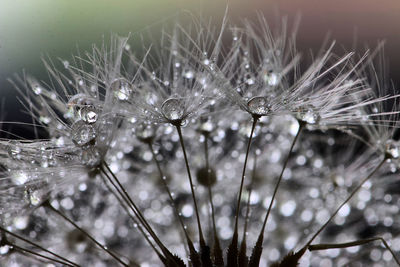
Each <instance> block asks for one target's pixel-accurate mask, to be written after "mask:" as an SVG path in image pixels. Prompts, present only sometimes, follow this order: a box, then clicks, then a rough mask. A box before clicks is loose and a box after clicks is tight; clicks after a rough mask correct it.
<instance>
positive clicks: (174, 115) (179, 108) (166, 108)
mask: <svg viewBox="0 0 400 267" xmlns="http://www.w3.org/2000/svg"><path fill="white" fill-rule="evenodd" d="M161 112H162V114H163V115H164V117H165V118H166V119H167V120H169V121H171V122H174V121H177V120H182V119H183V115H184V112H185V107H184V103H183V100H182V99H178V98H169V99H167V100H165V101H164V103H163V104H162V106H161Z"/></svg>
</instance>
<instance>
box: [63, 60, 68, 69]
mask: <svg viewBox="0 0 400 267" xmlns="http://www.w3.org/2000/svg"><path fill="white" fill-rule="evenodd" d="M62 63H63V65H64V68H66V69H68V68H69V62H68V60H63V62H62Z"/></svg>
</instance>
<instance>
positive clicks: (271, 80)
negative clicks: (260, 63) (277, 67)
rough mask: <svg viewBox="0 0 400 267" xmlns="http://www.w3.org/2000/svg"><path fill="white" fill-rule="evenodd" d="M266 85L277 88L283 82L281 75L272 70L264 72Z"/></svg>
mask: <svg viewBox="0 0 400 267" xmlns="http://www.w3.org/2000/svg"><path fill="white" fill-rule="evenodd" d="M263 79H264V83H265V84H267V85H268V86H271V87H273V86H277V85H278V84H279V82H280V80H281V78H280V75H279V74H278V73H277V72H275V71H273V70H272V69H269V70H265V71H264V72H263Z"/></svg>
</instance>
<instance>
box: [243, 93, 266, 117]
mask: <svg viewBox="0 0 400 267" xmlns="http://www.w3.org/2000/svg"><path fill="white" fill-rule="evenodd" d="M247 107H248V110H249V112H250V113H251V114H254V115H258V116H265V115H267V114H268V112H269V111H270V110H271V104H270V103H269V99H268V98H267V97H265V96H255V97H253V98H251V99H250V100H249V101H248V102H247Z"/></svg>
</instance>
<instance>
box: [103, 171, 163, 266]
mask: <svg viewBox="0 0 400 267" xmlns="http://www.w3.org/2000/svg"><path fill="white" fill-rule="evenodd" d="M101 178H102V179H103V182H104V184H105V185H106V187H107V188H108V190H109V191H110V192H111V193H112V194H113V195H114V197H115V198H116V199H117V201H118V203H119V204H120V205H121V207H122V208H123V209H124V210H125V212H126V213H127V214H128V216H129V217H130V218H131V220H132V221H133V223H134V224H136V226H137V228H138V229H139V232H140V233H141V234H142V235H143V237H144V238H145V240H146V241H147V243H149V245H150V247H151V248H152V249H153V250H154V252H155V253H156V254H157V255H158V256H159V257H160V259H161V261H162V260H163V258H162V255H161V253H160V252H159V251H158V249H157V248H156V247H155V246H154V244H153V243H152V242H151V240H150V239H149V237H148V236H147V234H146V233H145V231H144V229H143V228H142V226H140V223H139V222H138V221H137V220H136V218H135V217H133V215H132V214H131V212H130V211H129V208H128V207H127V205H126V204H125V203H124V202H123V201H122V199H121V198H120V197H119V196H118V194H117V193H116V192H115V191H114V190H113V189H112V188H111V187H110V185H109V184H108V183H107V181H106V180H105V178H104V177H103V176H101Z"/></svg>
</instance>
